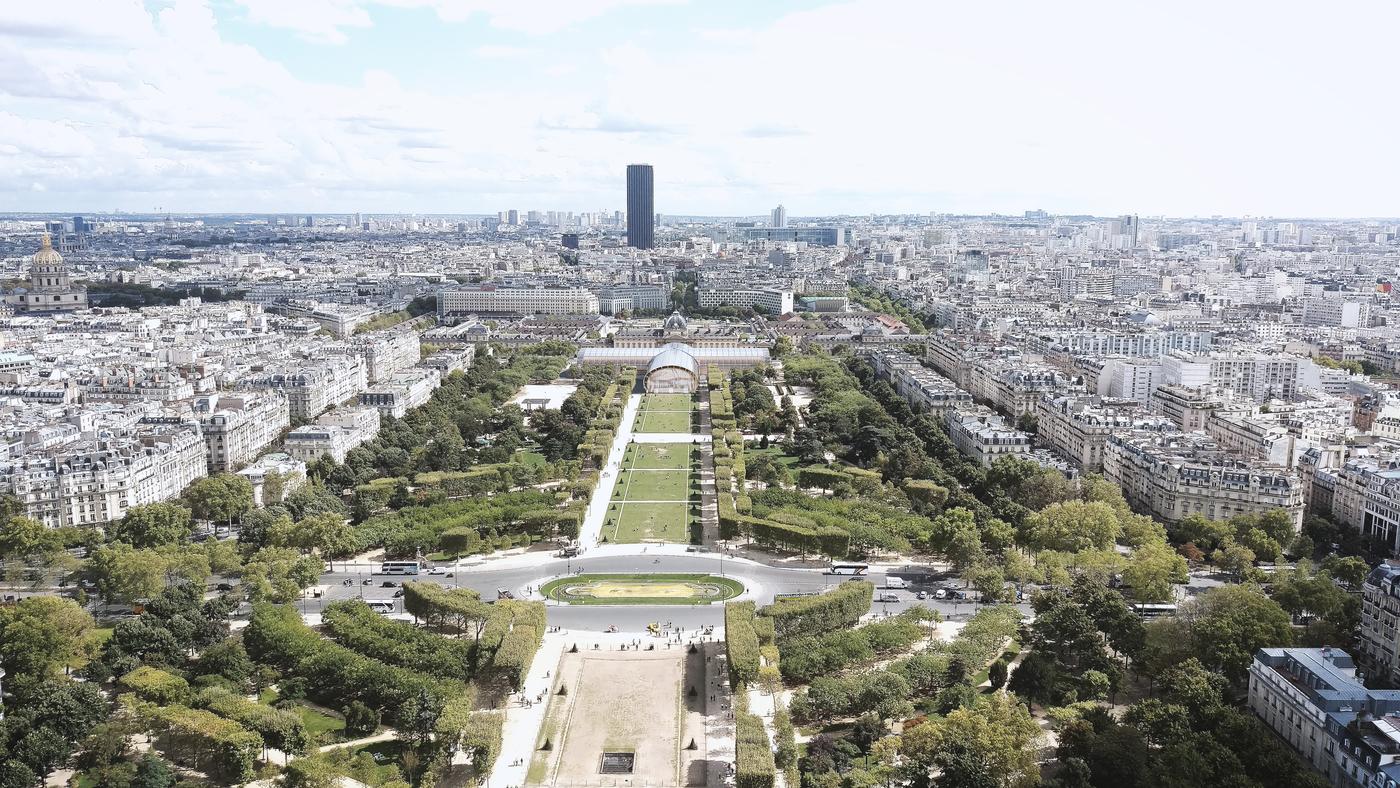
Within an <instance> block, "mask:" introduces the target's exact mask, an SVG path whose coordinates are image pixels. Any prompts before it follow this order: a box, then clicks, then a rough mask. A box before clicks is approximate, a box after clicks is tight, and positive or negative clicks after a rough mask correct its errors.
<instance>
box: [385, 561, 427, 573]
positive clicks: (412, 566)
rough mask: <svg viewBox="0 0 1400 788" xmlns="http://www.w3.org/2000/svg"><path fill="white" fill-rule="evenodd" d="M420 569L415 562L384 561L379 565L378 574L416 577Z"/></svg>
mask: <svg viewBox="0 0 1400 788" xmlns="http://www.w3.org/2000/svg"><path fill="white" fill-rule="evenodd" d="M422 568H423V567H422V566H420V565H419V563H418V562H417V561H385V562H384V563H382V564H380V565H379V574H381V575H416V574H418V571H419V570H420V569H422Z"/></svg>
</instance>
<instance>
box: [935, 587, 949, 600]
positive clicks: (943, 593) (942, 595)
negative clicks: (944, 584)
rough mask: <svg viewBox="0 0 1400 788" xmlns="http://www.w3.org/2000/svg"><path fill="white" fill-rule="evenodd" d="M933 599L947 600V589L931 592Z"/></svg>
mask: <svg viewBox="0 0 1400 788" xmlns="http://www.w3.org/2000/svg"><path fill="white" fill-rule="evenodd" d="M933 598H934V599H947V598H948V589H946V588H940V589H938V590H937V591H934V592H933Z"/></svg>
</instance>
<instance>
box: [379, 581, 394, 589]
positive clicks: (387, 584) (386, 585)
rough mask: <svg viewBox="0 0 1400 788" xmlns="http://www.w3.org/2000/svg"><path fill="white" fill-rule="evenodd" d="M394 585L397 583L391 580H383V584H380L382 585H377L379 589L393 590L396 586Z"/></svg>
mask: <svg viewBox="0 0 1400 788" xmlns="http://www.w3.org/2000/svg"><path fill="white" fill-rule="evenodd" d="M396 585H398V583H395V582H394V581H393V580H385V581H384V582H382V583H380V584H379V587H380V588H393V587H394V586H396Z"/></svg>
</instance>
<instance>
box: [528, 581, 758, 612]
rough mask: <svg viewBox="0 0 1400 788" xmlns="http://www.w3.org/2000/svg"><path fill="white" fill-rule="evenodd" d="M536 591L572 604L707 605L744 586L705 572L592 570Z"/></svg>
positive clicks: (721, 599)
mask: <svg viewBox="0 0 1400 788" xmlns="http://www.w3.org/2000/svg"><path fill="white" fill-rule="evenodd" d="M540 593H542V594H544V596H545V597H546V598H548V599H552V600H554V601H556V602H568V603H570V604H575V605H708V604H710V603H711V602H722V601H724V600H726V599H733V598H734V597H736V596H738V595H740V594H742V593H744V586H743V584H741V583H739V582H738V581H737V580H732V579H730V578H727V577H716V576H714V575H705V574H592V575H577V576H574V577H565V578H560V579H559V580H551V581H550V582H548V583H545V584H544V586H543V587H542V588H540Z"/></svg>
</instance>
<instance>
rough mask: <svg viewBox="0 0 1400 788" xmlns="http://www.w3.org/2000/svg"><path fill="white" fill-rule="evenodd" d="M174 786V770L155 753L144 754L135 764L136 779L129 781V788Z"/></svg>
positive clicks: (165, 787)
mask: <svg viewBox="0 0 1400 788" xmlns="http://www.w3.org/2000/svg"><path fill="white" fill-rule="evenodd" d="M174 785H175V772H174V770H173V769H171V768H170V764H169V763H167V762H166V761H165V759H164V758H161V757H160V756H158V755H156V754H155V753H149V752H148V753H146V754H145V755H144V756H142V758H141V760H140V762H138V763H137V764H136V777H135V778H134V779H133V780H132V781H131V788H172V786H174Z"/></svg>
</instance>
